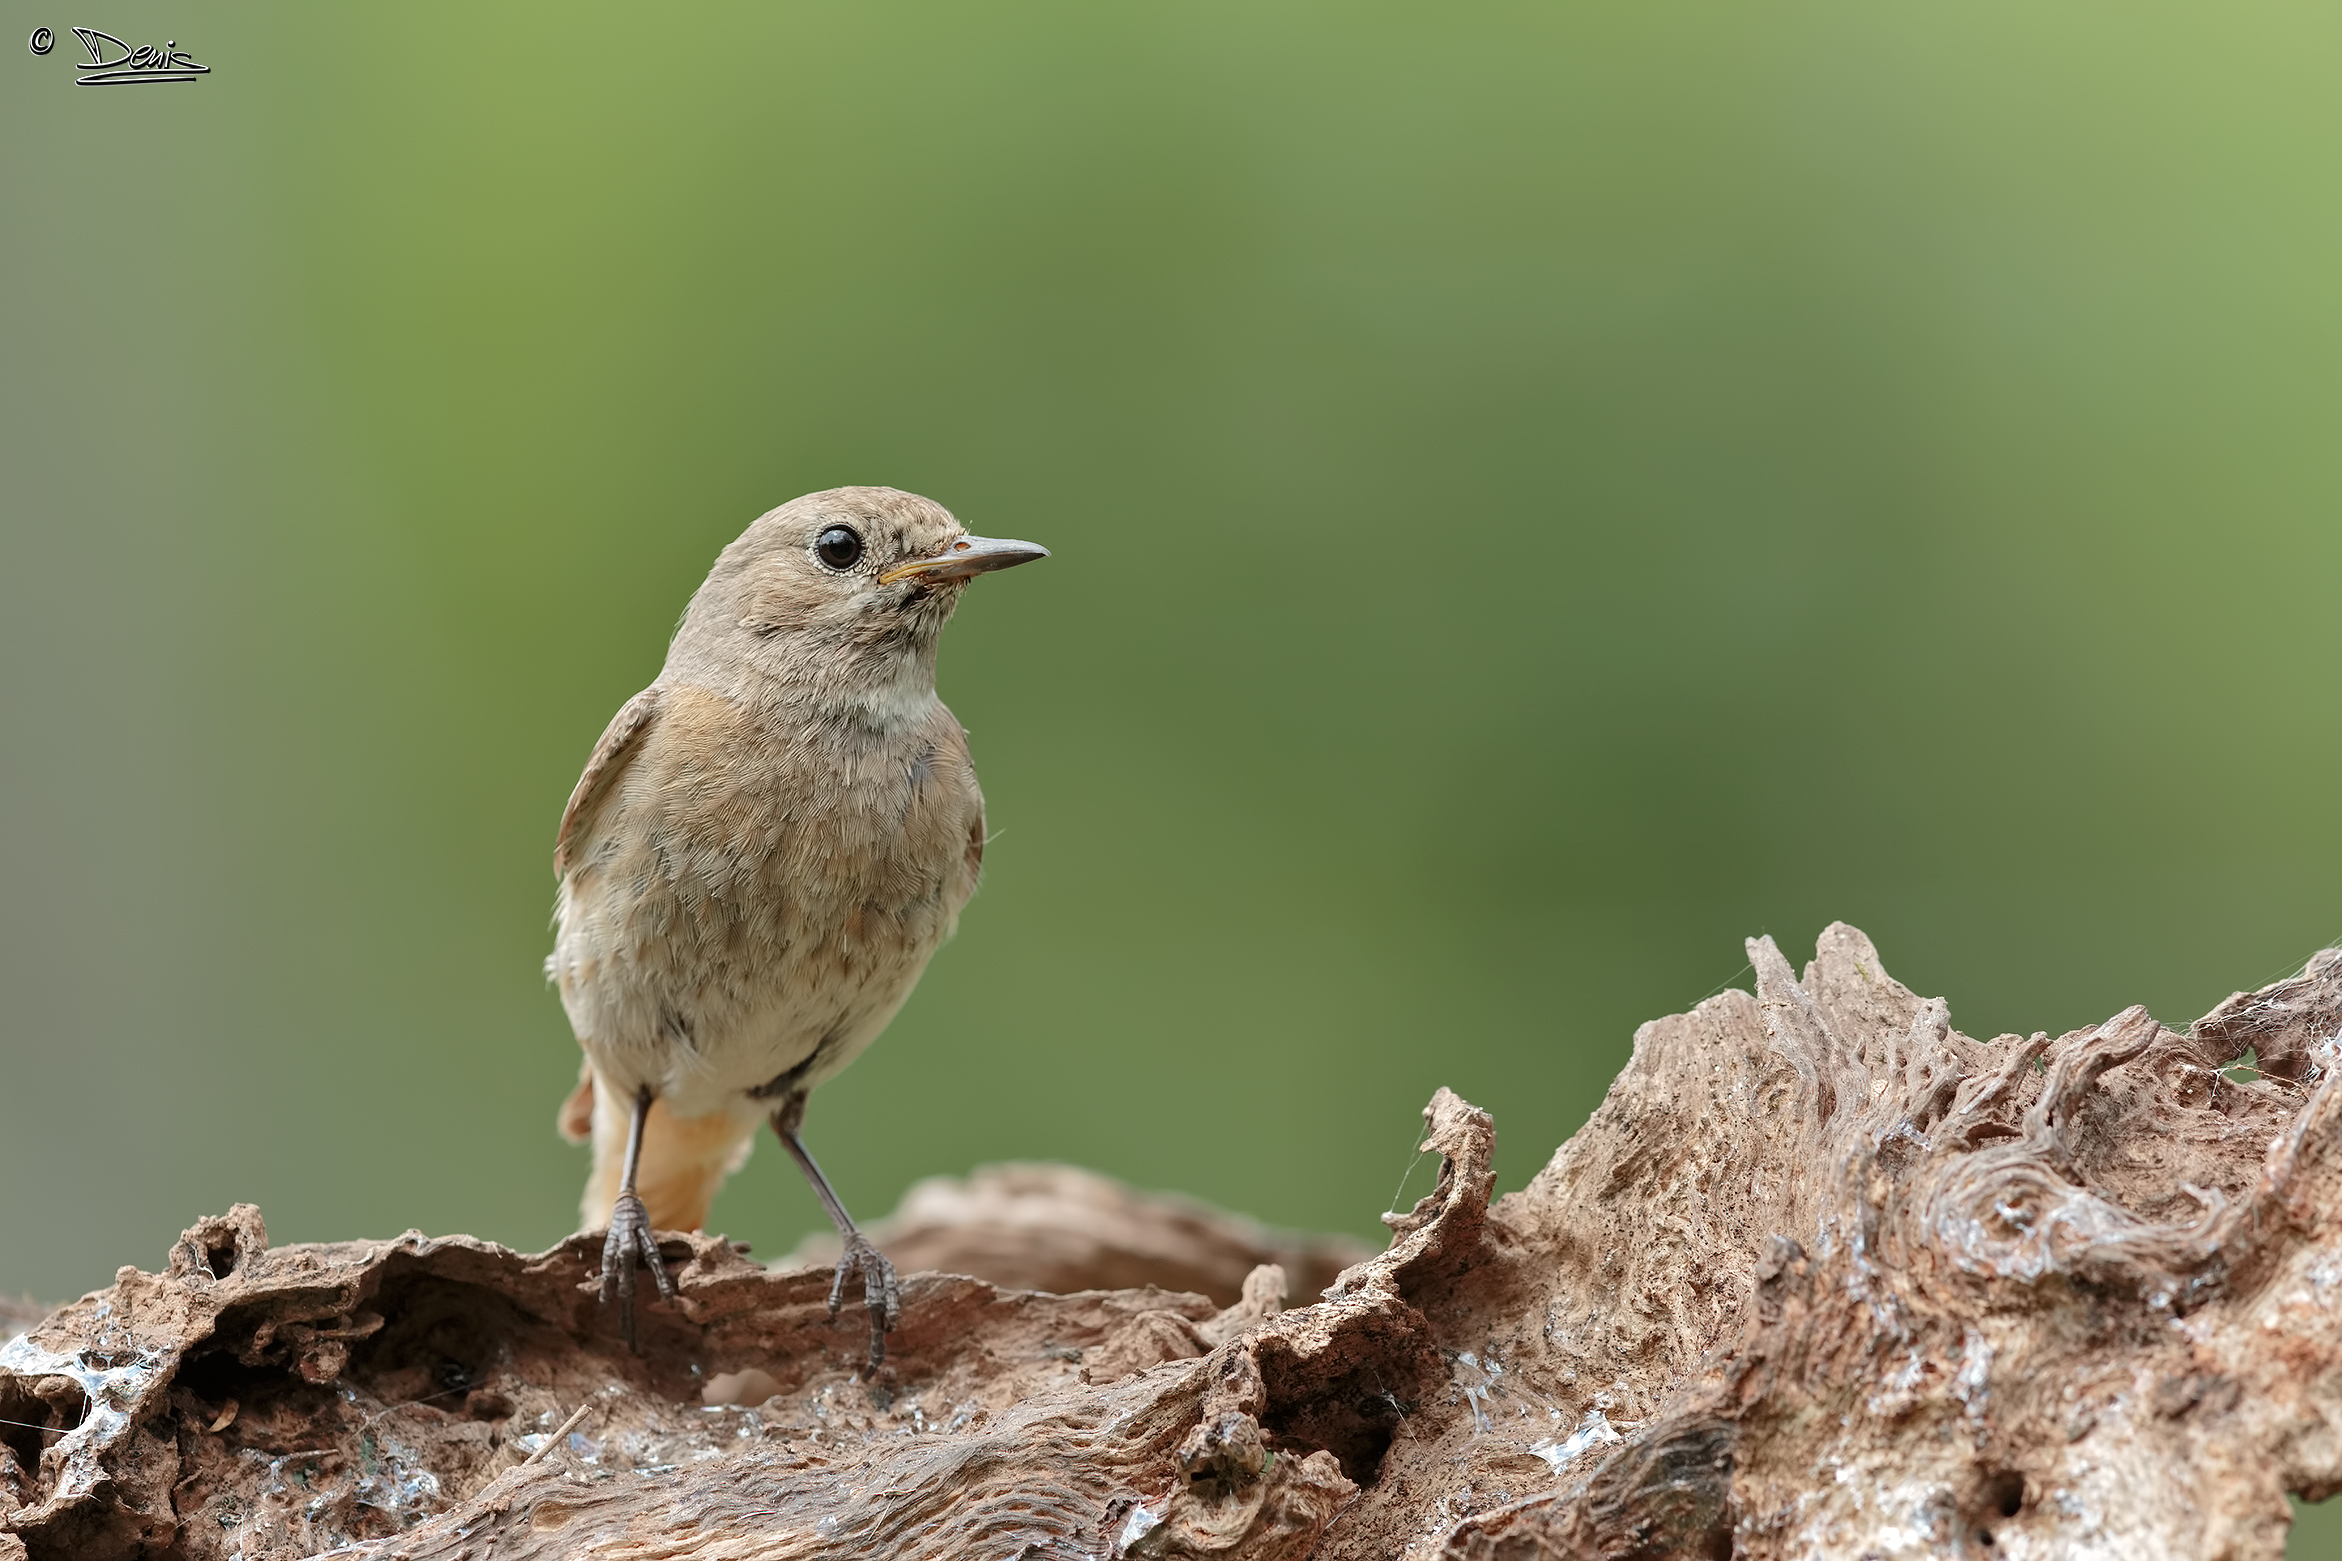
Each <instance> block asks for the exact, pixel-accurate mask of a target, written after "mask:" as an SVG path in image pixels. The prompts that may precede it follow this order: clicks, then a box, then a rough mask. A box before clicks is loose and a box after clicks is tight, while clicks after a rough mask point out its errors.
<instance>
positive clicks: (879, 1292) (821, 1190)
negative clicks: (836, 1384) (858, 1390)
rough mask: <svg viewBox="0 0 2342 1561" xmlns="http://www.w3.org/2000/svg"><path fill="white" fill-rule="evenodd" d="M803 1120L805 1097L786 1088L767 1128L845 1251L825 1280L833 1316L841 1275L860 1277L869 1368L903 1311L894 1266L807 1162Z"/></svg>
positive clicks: (842, 1292) (842, 1291)
mask: <svg viewBox="0 0 2342 1561" xmlns="http://www.w3.org/2000/svg"><path fill="white" fill-rule="evenodd" d="M804 1121H805V1096H804V1095H803V1094H802V1093H801V1092H797V1091H791V1092H790V1094H789V1097H788V1098H787V1099H786V1100H784V1101H782V1102H781V1108H780V1109H779V1110H778V1111H775V1112H774V1113H773V1131H774V1132H776V1133H778V1134H780V1135H781V1142H782V1143H783V1144H785V1145H787V1146H788V1150H789V1155H790V1158H792V1159H794V1160H795V1161H796V1162H797V1169H798V1170H800V1171H803V1172H804V1173H805V1179H806V1180H807V1181H809V1182H811V1183H812V1184H813V1195H814V1196H815V1197H816V1198H819V1199H820V1200H821V1206H822V1207H823V1208H825V1209H827V1210H828V1211H829V1219H830V1223H831V1224H833V1225H835V1226H837V1228H838V1235H839V1236H840V1237H841V1238H842V1239H843V1240H844V1242H845V1250H844V1251H843V1252H840V1253H839V1254H838V1271H837V1276H836V1277H835V1278H834V1279H832V1280H831V1281H830V1286H829V1314H830V1315H831V1316H832V1317H835V1316H837V1314H838V1306H839V1304H840V1303H841V1302H843V1301H844V1300H845V1298H846V1279H847V1276H849V1275H852V1274H860V1275H861V1276H862V1300H863V1303H864V1304H865V1305H867V1306H868V1307H869V1308H870V1367H871V1369H872V1370H873V1371H875V1370H877V1369H878V1367H879V1365H880V1363H881V1362H883V1361H884V1360H885V1359H886V1334H887V1330H888V1329H889V1328H892V1327H893V1326H894V1325H895V1322H896V1320H897V1319H898V1318H900V1317H901V1316H902V1314H903V1287H902V1285H901V1284H900V1283H899V1282H898V1281H897V1280H896V1279H895V1266H894V1264H892V1263H890V1262H888V1261H887V1258H886V1254H885V1253H883V1252H881V1251H879V1250H878V1248H876V1247H874V1246H872V1245H871V1244H870V1238H869V1237H868V1236H865V1235H863V1234H862V1232H861V1231H859V1230H857V1229H855V1227H854V1218H853V1216H852V1215H850V1214H848V1213H847V1212H846V1206H845V1205H844V1204H842V1203H840V1202H839V1201H838V1195H837V1194H836V1193H835V1192H833V1191H832V1190H831V1189H830V1185H829V1178H828V1177H826V1176H824V1175H822V1174H821V1167H820V1166H818V1165H815V1164H814V1163H813V1156H812V1154H811V1153H810V1152H809V1151H808V1150H807V1149H806V1147H805V1140H804V1139H802V1138H800V1137H799V1136H798V1134H797V1130H798V1128H799V1127H801V1126H802V1125H803V1124H804Z"/></svg>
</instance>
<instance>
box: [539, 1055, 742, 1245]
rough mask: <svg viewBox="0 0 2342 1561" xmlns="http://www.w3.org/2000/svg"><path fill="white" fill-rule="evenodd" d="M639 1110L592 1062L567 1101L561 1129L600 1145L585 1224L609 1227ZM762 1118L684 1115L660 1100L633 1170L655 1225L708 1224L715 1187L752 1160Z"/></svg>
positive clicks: (584, 1207) (582, 1209)
mask: <svg viewBox="0 0 2342 1561" xmlns="http://www.w3.org/2000/svg"><path fill="white" fill-rule="evenodd" d="M632 1115H633V1111H632V1108H631V1107H630V1106H629V1104H628V1097H627V1096H626V1095H625V1094H623V1093H621V1092H619V1091H617V1090H613V1089H611V1088H610V1087H609V1086H608V1085H606V1084H604V1083H602V1082H601V1081H599V1080H597V1079H596V1078H595V1077H594V1071H593V1066H592V1064H590V1063H589V1064H587V1066H586V1069H585V1071H584V1073H583V1075H582V1076H581V1077H580V1078H579V1079H578V1081H577V1088H576V1089H574V1090H571V1091H570V1093H569V1098H568V1099H567V1100H565V1101H563V1102H562V1103H561V1116H560V1127H561V1136H562V1137H564V1138H567V1139H569V1140H570V1142H572V1143H577V1142H580V1141H582V1140H585V1139H589V1138H590V1139H591V1140H592V1142H593V1146H594V1168H593V1170H592V1172H591V1173H590V1174H589V1175H588V1176H587V1177H586V1187H585V1197H584V1199H583V1200H582V1201H581V1202H580V1204H579V1214H580V1215H581V1217H582V1218H583V1220H584V1224H583V1225H581V1226H580V1227H579V1228H580V1229H583V1230H603V1229H606V1228H608V1226H609V1224H610V1206H611V1205H612V1204H614V1203H616V1202H617V1201H618V1179H619V1177H620V1176H621V1175H622V1174H623V1173H624V1171H625V1169H626V1165H625V1161H626V1129H627V1126H628V1123H629V1121H630V1119H631V1117H632ZM763 1121H764V1118H763V1117H762V1116H760V1115H747V1116H736V1115H734V1114H732V1113H730V1112H725V1111H719V1112H716V1113H714V1114H712V1115H710V1116H704V1117H678V1116H674V1115H672V1114H670V1113H669V1112H668V1110H667V1103H666V1102H665V1101H663V1100H662V1101H653V1102H652V1103H651V1110H650V1116H649V1117H648V1118H647V1119H646V1120H645V1121H644V1123H643V1128H642V1160H641V1161H640V1163H639V1164H637V1165H636V1167H635V1172H634V1190H635V1192H636V1194H637V1195H638V1196H640V1197H641V1199H642V1202H643V1208H644V1210H645V1211H646V1212H647V1213H648V1214H649V1215H650V1220H651V1228H652V1229H654V1230H697V1229H699V1228H700V1227H701V1226H702V1225H704V1224H706V1223H707V1211H708V1205H709V1204H711V1203H713V1202H715V1197H716V1189H717V1188H719V1187H721V1186H723V1185H724V1178H725V1177H727V1176H729V1175H731V1174H732V1173H733V1172H734V1171H737V1170H738V1169H740V1167H741V1166H742V1165H743V1164H745V1163H746V1162H747V1159H748V1151H749V1150H750V1149H752V1148H754V1147H755V1146H756V1130H757V1128H758V1127H759V1126H761V1125H762V1124H763Z"/></svg>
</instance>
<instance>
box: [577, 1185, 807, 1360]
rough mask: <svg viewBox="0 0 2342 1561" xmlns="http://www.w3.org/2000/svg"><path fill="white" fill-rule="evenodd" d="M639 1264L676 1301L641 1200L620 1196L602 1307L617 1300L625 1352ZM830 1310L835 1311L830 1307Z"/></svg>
mask: <svg viewBox="0 0 2342 1561" xmlns="http://www.w3.org/2000/svg"><path fill="white" fill-rule="evenodd" d="M637 1262H640V1263H641V1264H642V1265H643V1266H644V1267H645V1268H648V1269H649V1270H650V1271H651V1278H652V1279H653V1280H655V1281H656V1282H657V1284H658V1287H659V1294H660V1295H662V1296H664V1297H665V1298H666V1299H667V1300H669V1301H672V1300H674V1299H675V1281H674V1280H672V1279H669V1278H668V1277H667V1265H666V1264H665V1263H664V1262H662V1261H661V1260H660V1258H659V1242H658V1238H657V1237H655V1236H653V1235H652V1234H651V1217H650V1215H649V1213H648V1212H647V1211H645V1210H644V1208H643V1206H642V1200H641V1199H640V1198H638V1197H636V1196H635V1195H634V1194H633V1193H630V1192H627V1193H620V1194H619V1195H618V1201H617V1203H616V1204H614V1205H613V1206H612V1207H611V1210H610V1233H609V1234H608V1235H607V1236H605V1237H603V1238H602V1304H603V1305H604V1306H608V1305H609V1304H610V1299H611V1297H612V1296H616V1297H617V1300H618V1334H619V1337H621V1338H623V1339H624V1340H625V1341H626V1347H627V1348H628V1349H630V1350H631V1349H633V1348H634V1266H635V1264H636V1263H637ZM831 1310H832V1311H835V1310H836V1308H835V1307H834V1306H833V1307H832V1308H831Z"/></svg>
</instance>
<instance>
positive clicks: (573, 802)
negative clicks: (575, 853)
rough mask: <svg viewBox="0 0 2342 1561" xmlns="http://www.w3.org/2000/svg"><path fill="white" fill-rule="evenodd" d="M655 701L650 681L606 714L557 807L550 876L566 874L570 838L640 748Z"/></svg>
mask: <svg viewBox="0 0 2342 1561" xmlns="http://www.w3.org/2000/svg"><path fill="white" fill-rule="evenodd" d="M659 702H660V692H659V685H658V684H656V683H653V684H652V685H651V686H650V687H648V688H646V689H644V690H643V691H642V692H641V693H639V694H637V695H635V696H634V697H633V698H632V699H629V700H628V701H626V703H625V704H623V705H621V706H619V707H618V713H617V714H616V715H614V716H612V717H610V724H609V726H608V727H607V728H605V729H604V730H603V732H602V740H601V741H600V742H598V743H596V744H594V756H593V757H592V758H590V759H588V760H586V767H585V773H584V774H583V775H580V776H579V777H578V778H577V789H576V790H575V791H572V792H571V793H570V794H569V806H568V807H566V808H563V809H562V810H561V832H560V833H559V834H558V835H555V836H554V837H553V876H554V877H556V878H561V877H566V876H567V875H568V873H569V851H570V847H571V845H572V844H573V837H574V836H575V835H576V833H577V831H578V830H579V829H580V828H581V827H583V825H584V823H585V819H586V815H587V814H588V813H589V812H591V811H592V810H593V805H594V803H595V802H597V801H598V800H600V798H601V795H602V793H603V792H604V791H606V790H608V789H609V786H610V783H611V782H612V781H615V780H616V779H617V778H618V777H619V775H620V773H621V772H623V771H624V770H625V768H626V765H627V761H628V760H630V759H632V758H633V757H634V755H635V753H636V751H637V750H639V749H640V748H641V746H642V736H643V734H644V733H645V732H647V731H649V730H650V729H651V722H652V720H653V719H655V718H656V717H657V715H658V713H659Z"/></svg>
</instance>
